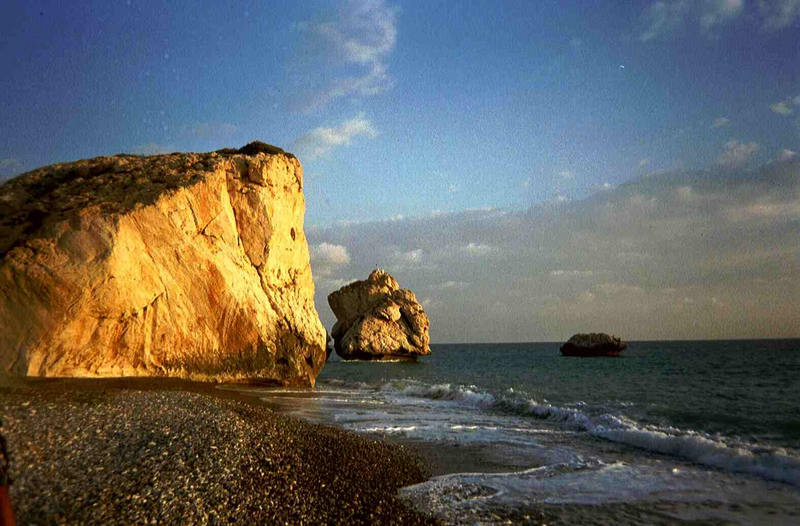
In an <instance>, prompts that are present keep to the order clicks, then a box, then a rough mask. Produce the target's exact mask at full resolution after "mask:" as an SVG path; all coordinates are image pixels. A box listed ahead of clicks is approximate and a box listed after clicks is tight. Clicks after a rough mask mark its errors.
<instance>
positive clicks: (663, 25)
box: [639, 0, 690, 42]
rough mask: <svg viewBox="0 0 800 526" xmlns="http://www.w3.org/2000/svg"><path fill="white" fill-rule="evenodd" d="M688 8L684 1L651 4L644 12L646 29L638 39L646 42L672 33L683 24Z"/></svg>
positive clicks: (686, 2) (687, 3)
mask: <svg viewBox="0 0 800 526" xmlns="http://www.w3.org/2000/svg"><path fill="white" fill-rule="evenodd" d="M689 8H690V4H689V2H688V1H686V0H679V1H662V0H659V1H658V2H653V3H652V4H651V5H650V7H649V8H648V9H647V10H646V11H645V14H644V18H645V20H646V22H647V29H645V31H644V32H643V33H642V34H641V35H639V39H640V40H641V41H642V42H647V41H649V40H653V39H654V38H657V37H659V36H661V35H664V34H666V33H669V32H672V31H674V30H675V29H676V28H677V27H678V26H680V25H681V24H682V23H683V19H684V17H685V16H686V15H687V13H688V12H689Z"/></svg>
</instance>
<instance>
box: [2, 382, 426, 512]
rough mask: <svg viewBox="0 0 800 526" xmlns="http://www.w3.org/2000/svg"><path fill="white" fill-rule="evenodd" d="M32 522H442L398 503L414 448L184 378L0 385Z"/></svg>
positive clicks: (18, 480)
mask: <svg viewBox="0 0 800 526" xmlns="http://www.w3.org/2000/svg"><path fill="white" fill-rule="evenodd" d="M0 417H1V418H2V433H3V435H4V436H5V437H6V439H7V440H8V444H9V453H10V456H11V477H12V479H13V484H12V486H11V499H12V503H13V506H14V509H15V513H16V516H17V521H18V523H20V524H31V523H37V524H52V523H82V524H110V523H118V524H122V523H139V524H142V523H155V522H158V523H165V524H174V523H192V524H218V523H230V522H237V523H245V524H253V523H256V524H258V523H261V524H275V523H290V524H321V523H349V524H374V523H381V524H425V523H432V521H431V520H429V519H426V518H425V517H423V516H422V515H420V514H418V513H416V512H414V511H412V510H411V509H409V508H408V507H407V506H406V505H404V503H403V502H402V501H401V500H399V499H398V497H397V490H398V489H399V488H400V487H402V486H406V485H409V484H414V483H417V482H421V481H423V480H424V479H425V473H424V472H423V469H422V468H421V465H420V463H419V460H418V458H417V457H416V455H415V454H414V452H413V451H412V450H411V449H409V448H407V447H404V446H402V445H396V444H387V443H385V442H382V441H377V440H371V439H368V438H364V437H360V436H358V435H355V434H353V433H349V432H346V431H342V430H339V429H335V428H332V427H328V426H320V425H313V424H309V423H305V422H302V421H300V420H297V419H294V418H289V417H286V416H283V415H280V414H276V413H274V412H273V411H271V410H270V409H269V408H267V407H266V406H264V405H263V404H259V403H258V401H257V400H254V399H253V398H251V397H242V396H241V395H238V394H237V393H235V392H230V391H225V390H220V389H215V388H214V386H213V385H207V384H196V383H191V382H183V381H180V380H159V379H147V380H138V379H120V380H76V379H70V380H32V381H31V380H25V381H19V380H18V381H14V382H13V383H11V382H9V381H6V382H5V385H3V386H0Z"/></svg>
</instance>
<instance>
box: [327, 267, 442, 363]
mask: <svg viewBox="0 0 800 526" xmlns="http://www.w3.org/2000/svg"><path fill="white" fill-rule="evenodd" d="M328 304H329V305H330V306H331V309H332V310H333V313H334V314H335V315H336V320H337V321H336V324H335V325H334V326H333V329H332V330H331V336H333V342H334V349H335V350H336V354H338V355H339V356H341V357H342V358H344V359H346V360H408V361H414V360H416V359H417V357H419V356H424V355H427V354H430V352H431V350H430V346H429V344H430V336H429V335H428V327H429V321H428V316H427V315H426V314H425V311H424V310H423V309H422V305H420V304H419V302H418V301H417V298H416V296H414V293H413V292H411V291H410V290H408V289H401V288H400V285H398V283H397V281H396V280H395V279H394V278H393V277H392V276H390V275H389V273H387V272H386V271H384V270H381V269H376V270H374V271H372V273H371V274H370V275H369V277H368V278H367V279H366V280H363V281H355V282H353V283H351V284H349V285H346V286H344V287H342V288H341V289H339V290H337V291H335V292H332V293H331V294H330V295H329V296H328Z"/></svg>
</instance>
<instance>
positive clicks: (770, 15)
mask: <svg viewBox="0 0 800 526" xmlns="http://www.w3.org/2000/svg"><path fill="white" fill-rule="evenodd" d="M758 7H759V11H760V14H761V16H762V17H763V27H764V29H771V30H777V29H783V28H786V27H789V26H790V25H792V24H793V23H794V22H795V21H796V20H798V19H800V0H759V2H758Z"/></svg>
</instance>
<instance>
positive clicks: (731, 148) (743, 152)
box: [717, 139, 761, 167]
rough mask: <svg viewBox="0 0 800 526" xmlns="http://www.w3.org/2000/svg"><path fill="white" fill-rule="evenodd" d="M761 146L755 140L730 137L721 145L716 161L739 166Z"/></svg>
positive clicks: (724, 164) (725, 164)
mask: <svg viewBox="0 0 800 526" xmlns="http://www.w3.org/2000/svg"><path fill="white" fill-rule="evenodd" d="M760 148H761V147H760V146H759V145H758V143H756V142H740V141H737V140H736V139H731V140H730V141H728V142H726V143H725V145H724V146H723V147H722V153H720V154H719V156H718V157H717V162H718V163H719V164H721V165H723V166H729V167H731V166H739V165H742V164H744V163H746V162H747V161H749V160H750V159H751V158H752V157H753V156H754V155H755V154H757V153H758V150H759V149H760Z"/></svg>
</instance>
